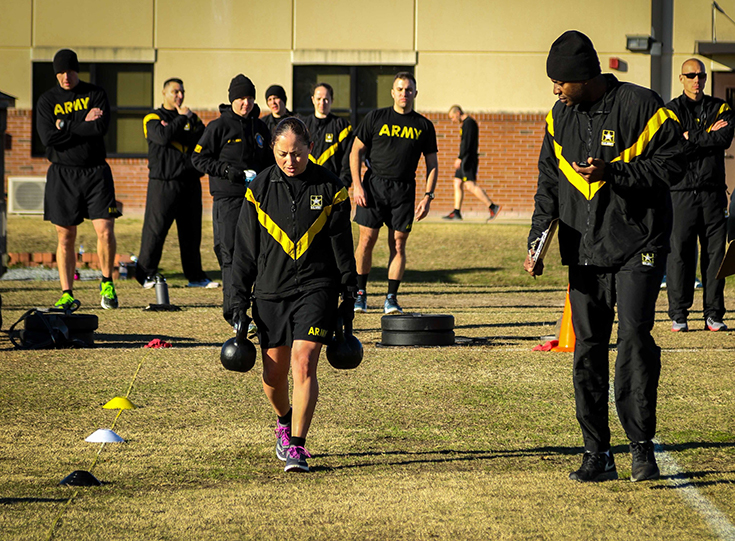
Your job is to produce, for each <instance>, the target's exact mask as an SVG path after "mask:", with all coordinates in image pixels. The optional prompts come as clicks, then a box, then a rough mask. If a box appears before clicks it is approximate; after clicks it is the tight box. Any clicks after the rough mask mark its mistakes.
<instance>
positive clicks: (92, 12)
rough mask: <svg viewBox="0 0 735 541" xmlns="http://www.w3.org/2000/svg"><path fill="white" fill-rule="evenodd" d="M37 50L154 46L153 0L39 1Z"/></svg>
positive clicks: (35, 15) (35, 26)
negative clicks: (46, 48) (50, 48)
mask: <svg viewBox="0 0 735 541" xmlns="http://www.w3.org/2000/svg"><path fill="white" fill-rule="evenodd" d="M33 19H34V21H33V22H34V24H33V45H34V46H35V47H152V46H153V0H73V1H72V0H35V2H34V9H33Z"/></svg>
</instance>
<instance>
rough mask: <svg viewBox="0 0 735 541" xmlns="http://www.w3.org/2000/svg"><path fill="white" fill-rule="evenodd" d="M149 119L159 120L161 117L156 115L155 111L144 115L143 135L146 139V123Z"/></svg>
mask: <svg viewBox="0 0 735 541" xmlns="http://www.w3.org/2000/svg"><path fill="white" fill-rule="evenodd" d="M151 120H161V117H160V116H158V115H157V114H156V113H150V114H148V115H145V118H143V135H144V136H145V138H146V139H148V123H149V122H150V121H151Z"/></svg>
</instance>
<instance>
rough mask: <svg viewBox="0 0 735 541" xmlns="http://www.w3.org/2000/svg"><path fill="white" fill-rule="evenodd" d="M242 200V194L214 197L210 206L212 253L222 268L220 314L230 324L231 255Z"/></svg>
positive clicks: (231, 303)
mask: <svg viewBox="0 0 735 541" xmlns="http://www.w3.org/2000/svg"><path fill="white" fill-rule="evenodd" d="M244 201H245V198H244V197H242V196H239V197H224V198H221V199H215V200H214V203H213V206H212V227H213V229H214V253H215V255H216V256H217V261H218V262H219V266H220V269H222V297H223V298H222V315H223V316H224V318H225V320H227V322H228V323H230V324H232V315H233V314H232V310H233V306H234V294H235V291H234V288H233V287H232V256H233V254H234V253H235V231H236V230H237V220H238V218H239V217H240V209H241V208H242V204H243V202H244Z"/></svg>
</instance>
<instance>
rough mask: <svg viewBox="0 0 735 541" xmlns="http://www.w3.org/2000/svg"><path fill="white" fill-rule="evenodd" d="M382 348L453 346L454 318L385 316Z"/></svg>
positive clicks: (382, 323)
mask: <svg viewBox="0 0 735 541" xmlns="http://www.w3.org/2000/svg"><path fill="white" fill-rule="evenodd" d="M380 326H381V329H382V330H383V337H382V339H381V343H380V345H382V346H451V345H453V344H454V316H452V315H449V314H403V315H400V316H397V315H389V316H383V317H382V318H381V320H380Z"/></svg>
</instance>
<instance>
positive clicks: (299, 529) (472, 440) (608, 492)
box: [0, 218, 735, 540]
mask: <svg viewBox="0 0 735 541" xmlns="http://www.w3.org/2000/svg"><path fill="white" fill-rule="evenodd" d="M15 220H16V219H15V218H13V219H11V223H10V227H9V230H10V238H9V240H10V241H11V242H19V241H18V240H17V237H18V236H19V233H18V231H19V226H18V223H21V224H24V225H23V228H22V229H23V230H24V231H25V233H24V235H26V237H24V240H23V241H22V242H23V244H24V245H31V243H33V242H38V244H37V245H38V246H41V245H43V244H44V243H45V242H49V239H46V240H43V241H42V240H33V238H34V234H32V233H33V230H36V231H40V230H41V229H42V228H41V227H26V226H25V224H34V223H36V222H33V221H32V220H28V219H23V220H21V221H20V222H15ZM26 220H28V221H26ZM208 226H209V224H207V225H205V230H206V228H207V227H208ZM126 228H127V229H126ZM128 229H129V230H128ZM135 231H138V232H139V231H140V222H139V221H137V222H136V221H134V220H130V222H129V223H128V224H123V223H122V222H121V223H120V224H119V227H118V234H119V237H120V238H122V239H124V238H126V235H129V237H130V239H132V240H121V242H120V244H121V245H125V246H128V245H130V246H135V245H136V244H137V240H136V239H135V234H136V233H135ZM137 234H139V233H137ZM525 235H526V228H525V227H524V226H516V225H504V224H491V225H488V226H485V225H484V224H483V225H481V224H451V225H448V224H440V223H427V224H421V226H420V227H417V228H416V231H415V232H414V234H413V235H412V237H411V241H410V242H411V244H410V246H409V251H410V252H409V258H410V259H409V269H411V270H410V272H409V273H408V274H407V279H406V282H405V283H404V284H403V285H402V286H401V295H400V300H401V303H402V305H403V306H404V308H405V309H406V310H407V311H416V312H426V313H451V314H454V316H455V319H456V329H455V330H456V334H457V335H459V336H464V337H473V338H477V339H481V340H480V341H479V343H478V345H475V346H453V347H446V348H383V347H378V346H376V342H378V341H379V340H380V317H381V314H380V313H379V312H378V311H377V310H373V311H371V312H370V313H368V314H365V315H360V316H358V317H357V318H356V321H355V323H356V330H357V335H358V337H359V338H360V339H361V340H362V341H363V344H364V345H365V360H364V361H363V364H362V365H361V366H360V367H359V368H358V369H357V370H354V371H350V372H339V371H336V370H333V369H332V368H331V367H330V366H329V364H328V363H327V362H326V360H325V359H322V362H321V366H320V371H319V378H320V384H321V396H320V402H319V404H318V406H317V412H316V417H315V421H314V424H313V427H312V430H311V432H310V434H309V441H308V444H307V446H308V447H309V449H310V450H311V451H312V453H313V455H314V458H313V459H311V460H310V465H311V466H312V468H313V470H314V472H313V473H311V474H305V475H297V474H291V475H287V474H284V473H283V471H282V463H281V462H279V461H278V460H277V459H276V458H275V453H274V449H273V447H274V436H273V432H272V430H273V424H274V419H273V414H272V412H271V411H270V408H269V406H268V404H267V402H266V399H265V397H264V396H263V393H262V389H261V383H260V367H259V366H258V365H256V367H255V369H253V370H252V371H251V372H250V373H248V374H236V373H230V372H227V371H225V370H224V369H223V368H222V366H221V365H220V363H219V359H218V353H219V345H220V344H221V343H222V342H223V341H224V340H225V339H226V338H228V337H230V336H232V331H231V330H230V329H229V328H228V327H227V325H226V324H225V323H224V321H223V320H222V319H221V316H220V305H221V291H220V290H189V289H187V288H184V287H183V283H184V282H183V277H181V276H180V275H177V273H178V272H180V269H179V268H178V267H177V259H178V253H177V251H174V252H173V254H172V253H170V252H171V250H174V249H175V235H172V237H173V238H172V239H171V240H170V241H169V242H170V245H171V246H173V248H170V247H169V246H168V245H167V250H169V253H167V254H166V258H165V259H164V262H165V264H164V268H165V269H166V270H167V272H168V273H169V274H170V275H171V279H170V284H171V286H170V296H171V302H172V303H175V304H177V305H180V306H181V307H182V308H183V310H182V311H181V312H175V313H146V312H143V311H142V310H141V309H142V307H144V306H145V305H146V304H148V303H150V302H154V300H155V296H154V293H153V292H152V291H144V290H142V289H141V288H140V287H139V286H137V284H136V283H134V282H132V281H126V282H120V283H118V290H119V294H120V299H121V305H122V308H121V309H119V310H116V311H104V310H102V309H101V308H100V307H99V305H98V301H97V299H98V292H97V284H96V283H90V282H82V283H79V284H78V286H77V290H76V291H75V293H76V294H77V295H78V297H79V298H80V299H81V300H82V303H83V310H84V311H86V312H88V313H96V314H97V315H99V317H100V330H99V332H98V334H97V343H98V347H97V348H95V349H87V350H66V351H35V352H21V351H15V350H12V349H10V344H9V343H8V341H7V339H5V338H4V337H2V338H1V339H0V448H1V449H2V453H0V476H2V489H0V532H2V535H0V537H2V538H3V539H45V538H47V536H48V532H49V528H50V526H51V524H52V522H53V520H54V518H55V517H56V516H57V514H58V513H59V512H60V510H62V508H63V506H64V504H65V503H66V502H67V500H68V498H69V497H70V496H71V495H72V494H74V492H75V491H74V490H73V489H69V488H66V487H60V486H59V485H58V483H59V481H60V480H61V479H62V478H63V477H65V476H66V475H67V474H68V473H70V472H71V471H73V470H77V469H88V468H89V467H90V465H91V463H92V461H93V459H94V456H95V453H96V452H97V451H98V449H99V445H98V444H90V443H86V442H85V441H84V438H85V437H86V436H87V435H89V434H91V433H92V432H93V431H94V430H96V429H97V428H107V427H109V426H110V425H111V423H112V422H113V419H114V417H115V414H116V412H114V411H109V410H104V409H102V407H101V406H102V405H103V404H104V403H105V402H107V401H108V400H109V399H111V398H113V397H114V396H118V395H123V394H125V392H126V390H127V389H128V387H129V385H130V383H131V381H132V380H133V376H134V374H135V373H136V370H137V368H138V366H140V371H139V372H138V373H137V376H135V381H134V385H133V387H132V392H131V394H130V399H131V400H132V402H133V403H134V404H136V405H137V406H138V409H136V410H133V411H126V412H123V413H122V415H121V416H120V418H119V420H118V421H117V423H116V425H115V431H116V432H117V433H118V434H120V435H121V436H122V437H123V438H125V440H126V442H125V443H123V444H109V445H106V446H105V447H104V449H103V450H102V453H101V455H100V460H99V462H98V463H97V464H96V466H95V467H94V470H93V473H94V474H95V475H96V476H97V477H98V478H99V479H100V480H102V481H103V482H104V484H103V486H101V487H94V488H83V489H80V490H79V492H78V494H77V496H76V498H75V499H74V502H73V503H72V504H71V505H70V506H69V507H68V508H66V509H65V510H64V511H63V513H62V515H61V520H60V522H59V523H58V524H57V526H56V528H55V530H54V532H53V536H54V538H55V539H172V540H173V539H177V540H178V539H202V538H213V539H283V538H288V539H291V538H296V537H301V538H304V539H455V540H456V539H479V538H488V539H570V538H571V539H621V538H627V539H640V538H652V539H708V538H713V534H712V533H711V532H710V530H709V529H708V527H707V525H706V523H705V522H704V520H703V519H702V517H701V516H700V515H699V514H698V513H697V512H695V511H694V510H692V509H691V508H690V507H688V506H687V505H686V503H685V502H684V500H683V499H682V498H681V497H680V495H679V494H678V492H677V491H676V490H675V489H674V488H672V485H671V484H670V483H669V482H668V480H667V479H662V480H660V481H656V482H647V483H635V484H634V483H630V482H629V481H627V480H624V478H626V477H627V475H629V473H630V458H629V455H627V447H626V443H627V442H626V439H625V436H624V434H623V433H622V430H621V429H620V427H619V424H618V423H617V421H616V420H615V415H614V408H612V409H611V412H612V413H611V416H612V419H613V421H612V424H611V426H612V430H613V445H614V451H615V452H616V454H617V457H616V458H617V463H618V470H619V472H620V475H621V480H620V481H615V482H606V483H601V484H594V485H580V484H577V483H572V482H570V481H568V480H567V475H568V472H569V471H571V470H572V469H576V467H578V465H579V461H580V456H579V453H580V452H581V437H580V434H579V429H578V426H577V423H576V420H575V419H574V403H573V392H572V385H571V354H564V353H562V354H552V353H534V352H531V351H530V350H531V347H532V346H533V345H535V344H537V343H540V342H541V341H542V340H541V338H540V337H542V336H546V335H549V334H553V332H554V327H555V324H556V321H557V319H558V318H559V317H560V316H561V313H562V309H563V303H564V284H565V283H566V280H565V277H564V270H563V269H562V268H561V267H559V266H558V263H553V262H552V263H551V265H550V269H549V276H547V277H543V278H540V279H539V280H537V281H534V280H532V279H530V278H528V277H526V276H524V275H523V274H522V273H521V271H520V263H521V259H522V258H523V255H524V251H525V250H524V246H525V240H524V239H525ZM39 236H40V235H39ZM13 238H15V239H16V240H13ZM50 242H51V243H52V246H51V248H50V249H51V250H53V243H54V241H53V235H51V236H50ZM383 242H384V240H383V239H381V248H380V251H379V252H378V253H377V254H376V266H377V267H378V268H377V269H376V273H375V274H376V279H375V281H373V282H372V283H371V292H373V293H375V295H374V296H373V297H372V300H373V303H372V304H373V306H377V305H378V301H380V300H381V295H382V293H383V292H384V291H385V287H386V284H385V281H384V276H383V275H381V273H383V274H384V272H385V270H384V266H385V250H384V248H383V247H382V243H383ZM11 246H12V244H11ZM205 246H206V247H205V249H204V250H203V254H205V253H207V252H208V251H209V250H210V246H207V245H206V243H205ZM85 248H86V246H85ZM454 248H456V253H452V252H453V250H452V249H454ZM136 249H137V248H136ZM39 250H43V251H48V250H49V248H39ZM131 251H134V249H133V248H131ZM207 257H209V256H207ZM207 261H208V262H207ZM213 262H214V258H213V256H211V258H210V259H209V260H206V259H205V266H207V268H208V270H209V269H215V268H216V263H215V264H213ZM212 274H214V273H212ZM409 276H410V278H409ZM57 292H58V284H56V283H52V282H4V281H3V282H0V293H1V294H2V297H3V301H4V303H3V316H4V319H5V325H4V327H5V328H7V327H8V324H9V323H10V322H12V321H14V320H15V319H17V317H18V316H20V314H21V313H22V312H23V311H24V310H25V309H27V308H28V307H30V306H34V305H48V304H50V303H52V302H53V301H54V300H56V298H57V296H58V293H57ZM695 298H696V302H697V303H698V306H699V308H700V309H701V293H697V294H696V296H695ZM733 300H734V299H733V296H732V295H731V294H730V293H729V287H728V298H727V301H728V304H729V305H731V304H732V303H733ZM665 310H666V303H665V296H664V295H662V296H661V298H660V299H659V304H658V313H657V323H656V327H655V329H654V334H655V336H656V340H657V342H658V343H659V345H660V346H661V347H662V348H663V349H664V352H663V360H664V369H663V374H662V381H661V387H660V407H659V432H658V438H659V439H660V440H661V441H662V442H663V443H664V445H665V449H666V450H667V451H668V452H669V453H670V454H671V456H673V457H674V458H675V459H676V460H677V461H678V463H679V464H680V465H681V467H682V469H683V471H684V473H685V475H687V476H688V477H689V478H690V479H691V484H692V485H693V486H695V487H696V488H697V489H698V490H700V492H701V493H703V494H704V495H706V496H707V497H708V498H709V499H710V501H712V502H713V503H714V504H715V505H716V506H717V507H718V508H719V509H720V510H721V511H722V512H724V513H725V515H726V516H727V517H728V518H729V520H730V521H731V522H733V521H735V504H734V503H733V502H735V498H733V488H732V487H733V482H735V405H734V404H735V401H733V389H734V388H735V385H734V383H735V381H734V380H735V352H734V348H733V346H732V338H733V336H732V333H730V332H728V333H710V332H706V331H703V330H699V329H697V330H696V331H695V332H691V333H688V334H683V335H681V334H674V333H671V332H670V331H669V321H668V318H667V316H666V311H665ZM694 321H695V320H694V317H692V323H694ZM156 337H159V338H164V339H166V340H168V341H170V342H172V343H174V345H175V347H174V348H172V349H166V350H154V351H150V350H144V349H142V347H141V346H142V345H144V344H145V343H147V342H148V341H149V340H150V339H152V338H156ZM611 357H614V351H612V352H611Z"/></svg>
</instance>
